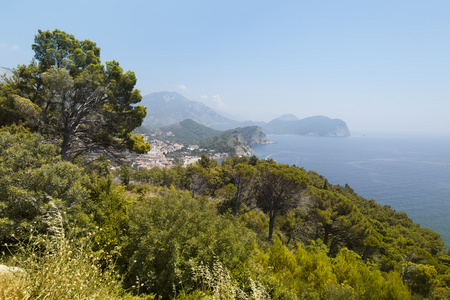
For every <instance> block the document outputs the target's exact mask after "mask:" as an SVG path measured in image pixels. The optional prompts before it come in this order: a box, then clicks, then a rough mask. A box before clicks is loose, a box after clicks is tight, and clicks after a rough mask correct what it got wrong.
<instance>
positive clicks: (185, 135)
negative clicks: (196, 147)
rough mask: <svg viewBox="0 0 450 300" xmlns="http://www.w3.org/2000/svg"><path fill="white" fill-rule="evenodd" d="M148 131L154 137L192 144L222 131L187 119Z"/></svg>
mask: <svg viewBox="0 0 450 300" xmlns="http://www.w3.org/2000/svg"><path fill="white" fill-rule="evenodd" d="M149 133H151V134H156V135H155V138H156V139H162V140H168V141H172V142H175V143H180V144H191V145H192V144H198V143H199V142H200V141H201V140H204V139H207V138H211V137H214V136H218V135H220V134H221V133H222V132H221V131H218V130H214V129H211V128H209V127H206V126H203V125H201V124H199V123H197V122H195V121H192V120H190V119H187V120H184V121H181V122H179V123H176V124H173V125H169V126H165V127H162V128H159V129H153V130H150V131H149Z"/></svg>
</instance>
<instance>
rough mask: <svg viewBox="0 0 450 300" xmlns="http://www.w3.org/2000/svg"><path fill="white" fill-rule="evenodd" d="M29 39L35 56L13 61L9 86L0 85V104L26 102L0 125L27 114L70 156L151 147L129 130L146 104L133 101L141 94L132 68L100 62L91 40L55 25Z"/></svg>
mask: <svg viewBox="0 0 450 300" xmlns="http://www.w3.org/2000/svg"><path fill="white" fill-rule="evenodd" d="M34 41H35V42H34V44H33V45H32V49H33V50H34V52H35V55H34V60H33V61H32V62H31V63H30V64H29V65H21V66H18V67H17V69H15V70H14V71H13V73H14V76H13V78H12V79H10V80H8V87H5V86H3V87H2V88H1V89H2V90H7V89H8V97H3V98H0V100H1V101H2V102H1V103H0V104H2V105H4V106H8V107H9V108H11V107H15V106H18V105H19V104H20V103H22V107H25V106H26V108H23V109H22V110H20V114H19V115H18V116H17V117H15V119H12V120H11V119H9V120H4V121H2V125H8V123H12V122H14V121H15V122H21V121H22V123H24V122H23V119H26V121H27V122H28V123H31V124H27V125H29V127H31V128H36V129H37V130H38V131H39V132H40V133H42V134H44V135H45V136H46V137H47V138H49V139H50V140H53V141H54V142H55V143H59V144H60V146H61V151H60V154H61V156H62V158H63V159H64V160H70V161H73V160H74V159H75V158H77V157H78V156H79V155H80V154H84V153H86V152H89V151H106V152H109V153H111V152H113V151H118V150H125V149H128V150H134V151H137V152H140V153H144V152H147V151H148V150H149V149H150V148H149V147H150V146H149V145H148V144H147V143H144V141H143V138H142V136H140V135H134V134H133V129H134V128H136V127H138V126H140V125H141V123H142V121H143V119H144V117H145V115H146V108H145V107H144V106H140V105H136V104H137V103H139V102H140V101H141V98H142V97H141V95H140V92H139V91H138V90H137V89H135V88H134V86H135V85H136V81H137V79H136V76H135V74H134V72H132V71H127V72H125V73H124V72H123V69H122V68H121V67H120V65H119V63H118V62H116V61H108V62H106V63H105V65H102V64H101V61H100V48H99V47H97V45H96V44H95V43H94V42H92V41H89V40H84V41H80V40H77V39H76V38H75V37H74V36H73V35H71V34H67V33H65V32H64V31H61V30H58V29H55V30H54V31H48V30H47V31H41V30H39V31H38V34H37V35H36V36H35V40H34ZM22 99H27V100H29V101H30V102H31V103H28V102H26V101H25V100H22ZM8 101H9V102H8ZM25 104H26V105H25ZM29 115H31V116H29ZM26 117H27V118H26Z"/></svg>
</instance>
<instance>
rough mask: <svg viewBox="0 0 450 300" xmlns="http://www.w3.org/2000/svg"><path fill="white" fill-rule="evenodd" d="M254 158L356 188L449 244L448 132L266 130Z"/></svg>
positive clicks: (449, 245)
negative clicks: (303, 133)
mask: <svg viewBox="0 0 450 300" xmlns="http://www.w3.org/2000/svg"><path fill="white" fill-rule="evenodd" d="M268 137H269V139H270V140H271V141H273V142H276V144H269V145H256V146H253V151H254V153H255V155H256V156H258V157H259V158H273V159H275V160H276V161H277V162H279V163H284V164H290V165H293V164H295V165H297V166H299V167H304V168H305V169H306V170H314V171H316V172H318V173H319V174H321V175H324V176H325V177H326V178H327V179H328V181H329V182H330V183H332V184H340V185H345V184H346V183H348V184H349V185H350V186H351V187H352V188H353V189H354V190H355V192H356V193H358V194H359V195H361V196H363V197H365V198H367V199H375V200H376V201H377V202H378V203H379V204H382V205H386V204H387V205H390V206H391V207H392V208H393V209H395V210H397V211H404V212H406V213H407V214H408V216H409V217H410V218H412V220H413V221H414V223H417V224H420V225H421V226H422V227H426V228H430V229H432V230H434V231H436V232H438V233H439V234H440V235H441V236H442V238H443V240H444V242H445V243H446V245H447V247H450V217H449V216H450V136H437V135H432V136H430V135H428V136H426V135H422V136H417V135H415V136H413V135H404V134H403V135H402V134H398V135H392V134H391V135H386V134H366V135H362V134H361V135H354V136H351V137H346V138H333V137H305V136H291V135H269V136H268Z"/></svg>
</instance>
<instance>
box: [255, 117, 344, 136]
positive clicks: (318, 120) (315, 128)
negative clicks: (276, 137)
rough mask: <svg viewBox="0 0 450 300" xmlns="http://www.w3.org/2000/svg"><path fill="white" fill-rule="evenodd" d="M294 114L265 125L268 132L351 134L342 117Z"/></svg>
mask: <svg viewBox="0 0 450 300" xmlns="http://www.w3.org/2000/svg"><path fill="white" fill-rule="evenodd" d="M293 117H295V116H293V115H283V116H281V117H279V118H277V119H274V120H272V121H270V122H269V123H267V124H266V125H264V126H263V129H264V131H265V132H266V133H267V134H295V135H310V136H349V135H350V131H349V130H348V127H347V124H346V123H345V122H344V121H342V120H340V119H330V118H328V117H324V116H315V117H309V118H305V119H301V120H300V119H297V118H296V117H295V118H293Z"/></svg>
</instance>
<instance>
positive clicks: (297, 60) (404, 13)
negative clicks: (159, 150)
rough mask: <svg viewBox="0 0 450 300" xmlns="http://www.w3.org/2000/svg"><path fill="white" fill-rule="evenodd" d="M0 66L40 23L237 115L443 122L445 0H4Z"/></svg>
mask: <svg viewBox="0 0 450 300" xmlns="http://www.w3.org/2000/svg"><path fill="white" fill-rule="evenodd" d="M1 7H2V8H1V17H0V20H1V21H0V22H1V28H2V30H1V34H0V66H2V67H16V66H17V65H18V64H28V63H29V62H30V61H31V59H32V57H33V55H34V53H33V51H32V50H31V44H32V43H33V41H34V36H35V35H36V34H37V30H38V29H42V30H54V29H56V28H57V29H60V30H63V31H66V32H67V33H70V34H73V35H74V36H75V37H76V38H77V39H79V40H84V39H89V40H92V41H94V42H96V43H97V45H98V46H99V47H100V48H101V58H102V62H105V61H109V60H113V59H114V60H117V61H118V62H119V63H120V64H121V66H122V67H123V68H124V70H132V71H134V72H135V73H136V76H137V78H138V85H137V88H139V89H140V90H141V92H142V95H146V94H149V93H152V92H158V91H177V92H179V93H181V94H182V95H184V96H186V97H187V98H189V99H191V100H195V101H202V102H203V103H205V104H207V105H209V106H210V107H212V108H215V109H217V110H221V111H223V112H227V113H231V114H234V115H240V116H241V117H242V118H243V119H253V120H264V121H267V120H270V119H272V118H275V117H278V116H280V115H281V114H284V113H291V114H295V115H296V116H297V117H299V118H304V117H308V116H314V115H325V116H328V117H331V118H340V119H343V120H344V121H346V122H347V125H348V126H349V128H350V130H351V131H353V132H354V131H359V132H361V131H371V130H390V131H417V132H418V131H420V132H423V131H429V132H447V133H448V132H450V17H449V16H450V1H448V0H439V1H433V0H431V1H423V0H420V1H415V0H407V1H396V0H389V1H383V0H354V1H345V0H340V1H335V0H329V1H319V0H311V1H302V0H297V1H273V0H272V1H263V0H257V1H256V0H255V1H253V0H252V1H245V0H240V1H234V0H224V1H215V0H204V1H200V0H198V1H190V0H180V1H172V0H160V1H133V0H128V1H96V0H90V1H84V0H83V1H79V0H77V1H70V2H69V1H63V0H58V1H48V0H42V1H35V0H32V1H21V0H17V1H4V3H3V4H2V6H1Z"/></svg>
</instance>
